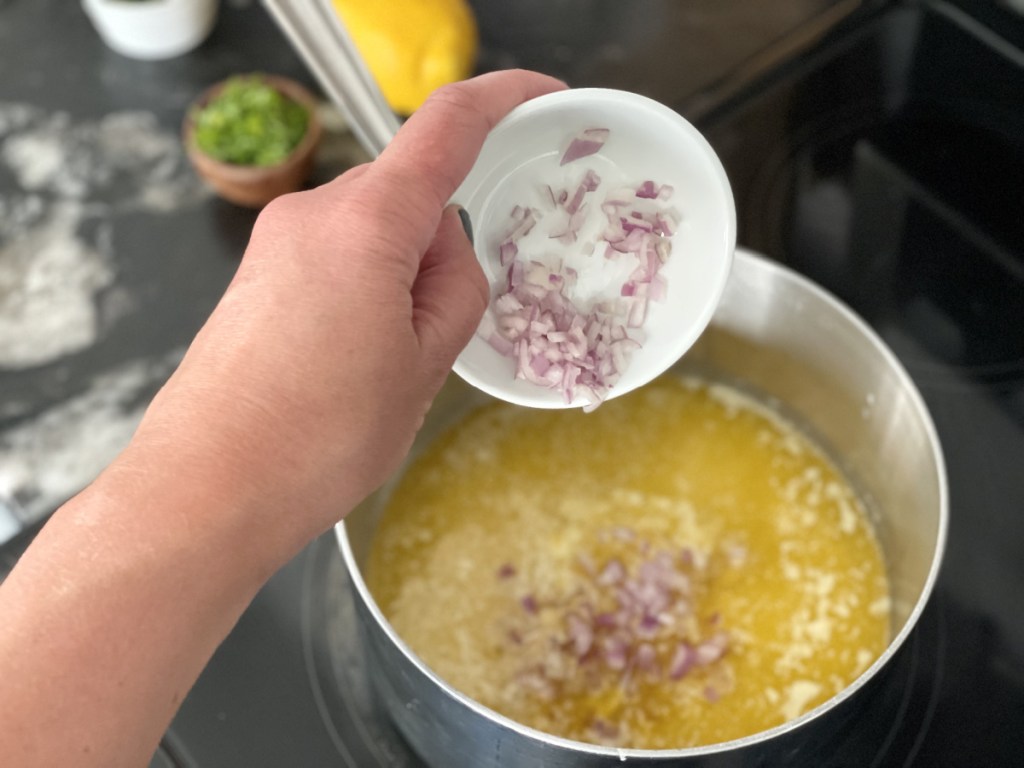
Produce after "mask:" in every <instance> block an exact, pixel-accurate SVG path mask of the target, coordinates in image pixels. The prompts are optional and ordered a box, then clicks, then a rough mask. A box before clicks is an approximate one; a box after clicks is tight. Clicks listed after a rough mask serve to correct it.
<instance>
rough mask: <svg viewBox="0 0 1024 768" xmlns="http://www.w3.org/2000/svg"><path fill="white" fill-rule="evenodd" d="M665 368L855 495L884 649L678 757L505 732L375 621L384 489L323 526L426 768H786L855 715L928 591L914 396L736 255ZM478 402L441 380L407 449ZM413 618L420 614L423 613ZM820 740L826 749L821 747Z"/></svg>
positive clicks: (798, 295)
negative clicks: (761, 721) (879, 574)
mask: <svg viewBox="0 0 1024 768" xmlns="http://www.w3.org/2000/svg"><path fill="white" fill-rule="evenodd" d="M678 369H679V370H680V371H695V372H699V373H701V374H703V375H705V376H708V377H711V378H714V379H719V380H724V381H730V382H736V383H739V384H740V385H741V386H743V387H745V388H748V389H750V390H751V391H753V392H755V393H759V394H760V395H761V396H762V397H763V398H765V399H766V400H767V401H768V402H772V401H775V402H777V403H778V404H779V406H780V407H781V408H782V409H783V410H784V411H785V412H787V413H788V415H789V416H791V417H794V418H795V419H796V420H797V422H798V423H800V424H801V425H802V426H804V427H806V428H808V429H809V430H810V432H811V434H813V435H815V436H816V437H818V438H819V439H820V440H821V441H822V442H823V443H824V444H825V445H826V446H827V448H828V449H829V450H830V452H831V454H832V456H833V458H834V459H835V460H836V461H837V462H838V464H839V465H840V467H841V468H842V469H843V470H844V471H845V472H846V473H847V475H848V476H849V477H850V478H851V480H852V481H853V483H854V485H855V486H856V487H857V488H858V489H859V490H860V491H861V493H862V494H864V496H865V498H866V499H867V500H868V502H869V507H870V508H871V509H873V510H874V512H875V513H876V518H877V519H876V520H875V525H876V529H877V532H878V536H879V539H880V540H881V544H882V548H883V550H884V556H885V559H886V563H887V566H888V571H889V577H890V583H891V590H892V609H891V610H892V617H891V619H892V636H893V639H892V641H891V642H890V643H889V646H888V648H887V649H886V650H885V652H884V653H883V654H882V655H881V656H880V657H879V658H878V660H877V661H876V662H875V663H874V664H873V665H872V666H871V667H870V668H869V669H868V670H866V671H865V672H864V673H863V674H862V675H861V676H860V677H859V678H858V679H857V680H855V681H854V682H853V683H852V684H851V685H849V686H848V687H847V688H846V689H845V690H843V691H842V692H841V693H839V694H838V695H836V696H834V697H832V698H831V699H829V700H828V701H826V702H825V703H823V704H821V705H820V706H818V707H816V708H815V709H813V710H811V711H810V712H807V713H806V714H804V715H802V716H801V717H799V718H797V719H796V720H793V721H791V722H788V723H785V724H783V725H780V726H778V727H776V728H772V729H770V730H767V731H764V732H762V733H758V734H755V735H752V736H748V737H745V738H742V739H736V740H734V741H729V742H725V743H721V744H715V745H712V746H705V747H699V748H692V749H678V750H633V749H614V748H609V747H601V746H595V745H591V744H585V743H582V742H576V741H570V740H567V739H561V738H556V737H554V736H550V735H548V734H545V733H541V732H540V731H537V730H534V729H532V728H528V727H526V726H523V725H520V724H518V723H516V722H514V721H512V720H510V719H508V718H506V717H503V716H502V715H499V714H497V713H496V712H493V711H492V710H490V709H488V708H487V707H484V706H483V705H481V704H479V703H477V702H475V701H473V700H472V699H470V698H468V697H466V696H465V695H463V694H462V693H460V692H459V691H457V690H455V689H453V688H452V687H451V686H449V685H448V684H447V683H445V682H444V681H443V680H441V679H440V678H439V677H438V676H437V675H435V674H434V673H433V672H432V671H431V670H430V669H429V668H428V667H427V666H426V665H425V664H424V663H423V662H422V661H421V660H420V659H419V658H418V657H417V656H416V655H415V654H414V653H413V652H412V651H411V650H410V649H409V648H408V646H406V644H405V643H404V642H403V641H402V638H401V637H399V636H398V635H397V634H396V633H395V631H394V630H393V629H392V627H391V626H390V625H389V624H388V622H387V620H386V619H385V618H384V616H383V614H382V613H381V611H380V609H379V608H378V607H377V604H376V603H375V602H374V599H373V596H372V595H371V594H370V592H369V590H368V589H367V587H366V583H365V582H364V580H363V578H362V575H361V572H360V569H361V568H362V567H363V565H364V564H365V563H366V560H367V557H368V554H369V551H370V544H371V541H372V537H373V534H374V529H375V526H376V524H377V521H378V519H379V515H380V512H381V511H382V504H381V502H382V500H383V498H384V495H385V494H386V493H387V491H388V489H387V488H386V487H385V488H384V489H382V491H381V492H379V493H378V494H377V495H375V496H374V497H372V498H370V499H368V500H367V502H366V503H364V504H363V505H362V506H361V507H360V508H359V509H357V510H355V511H354V512H353V513H352V514H351V515H350V516H349V517H348V519H347V520H346V521H345V523H343V524H341V525H339V526H338V528H337V535H338V541H339V543H340V546H341V551H342V554H343V557H344V560H345V564H346V566H347V567H348V569H349V572H350V574H351V582H352V584H353V589H354V591H355V601H356V605H357V608H358V615H359V620H360V623H361V629H362V631H363V639H364V641H365V643H366V645H367V657H368V659H369V663H370V664H372V665H373V669H372V670H371V673H372V676H373V679H374V682H375V685H376V687H377V691H378V694H379V696H380V697H381V699H382V701H383V702H384V704H385V705H386V707H387V709H388V712H389V713H390V715H391V717H392V719H393V720H394V722H395V723H396V725H397V726H398V728H399V729H400V730H401V732H402V733H403V734H404V736H405V737H406V739H407V740H408V741H409V743H410V744H411V745H412V746H413V747H414V748H415V749H416V751H417V752H418V753H419V754H420V755H421V756H422V757H423V759H424V760H425V761H426V762H427V763H429V764H430V765H432V766H435V767H436V768H442V767H443V768H489V767H491V766H495V767H496V766H502V767H503V768H509V767H512V768H535V766H540V765H543V766H550V767H551V768H578V767H580V766H588V767H589V766H618V765H619V764H620V763H621V762H622V761H628V762H630V763H634V762H636V763H642V764H646V763H660V764H663V765H665V764H672V765H686V766H739V765H781V764H791V763H792V762H793V760H794V759H796V758H798V757H799V756H800V755H802V754H803V755H806V756H808V757H812V759H813V755H814V751H815V750H817V749H820V748H821V744H822V743H823V742H822V737H823V735H825V736H827V735H828V734H829V732H832V731H838V730H841V729H843V728H845V727H848V726H849V724H850V723H851V722H855V721H856V718H854V717H852V713H854V712H855V711H856V710H857V709H858V708H864V707H870V706H871V704H870V699H871V691H870V690H866V689H870V688H873V687H874V686H873V685H872V681H875V682H877V679H878V678H880V677H882V676H883V675H884V674H885V670H886V667H887V665H888V664H889V662H890V661H891V660H892V658H893V656H894V655H895V654H896V653H897V651H898V649H899V648H900V647H901V646H902V645H903V643H904V641H905V640H906V639H907V637H908V635H909V634H910V632H911V630H912V629H913V627H914V625H915V623H916V622H917V620H918V618H919V616H920V615H921V612H922V610H923V609H924V606H925V603H926V602H927V600H928V597H929V595H930V593H931V591H932V587H933V585H934V583H935V579H936V575H937V573H938V569H939V564H940V561H941V559H942V552H943V548H944V544H945V538H946V527H947V516H948V511H947V492H946V472H945V466H944V463H943V458H942V451H941V448H940V446H939V441H938V437H937V435H936V432H935V428H934V426H933V424H932V420H931V418H930V416H929V415H928V411H927V409H926V407H925V404H924V401H923V400H922V398H921V395H920V394H919V393H918V391H917V389H916V388H915V387H914V384H913V383H912V382H911V380H910V377H909V376H908V375H907V373H906V372H905V371H904V370H903V368H902V367H901V366H900V364H899V363H898V362H897V360H896V358H895V357H894V356H893V354H892V352H890V351H889V349H888V348H887V347H886V346H885V345H884V344H883V343H882V341H881V340H880V339H879V338H878V336H876V335H875V333H874V332H873V331H872V330H871V329H870V328H869V327H868V326H867V324H866V323H864V321H863V320H861V319H860V318H858V317H857V316H856V315H855V314H853V312H851V311H850V310H849V309H848V308H847V307H845V306H844V305H843V304H841V303H840V302H839V301H838V300H837V299H836V298H834V297H833V296H831V295H830V294H828V293H827V292H825V291H824V290H822V289H821V288H820V287H818V286H816V285H815V284H813V283H811V282H810V281H808V280H807V279H805V278H803V277H801V276H799V275H797V274H795V273H793V272H791V271H790V270H788V269H786V268H784V267H782V266H779V265H778V264H776V263H773V262H771V261H769V260H767V259H764V258H761V257H758V256H755V255H753V254H750V253H745V252H742V251H737V253H736V258H735V261H734V264H733V270H732V273H731V276H730V279H729V283H728V285H727V287H726V290H725V294H724V296H723V299H722V302H721V304H720V305H719V308H718V310H717V312H716V314H715V316H714V319H713V320H712V323H711V326H710V327H709V328H708V330H707V331H706V332H705V333H704V335H703V336H702V337H701V339H700V341H699V342H698V343H697V344H696V346H694V347H693V348H692V350H691V351H690V352H689V353H687V355H686V357H685V358H684V359H683V361H681V362H680V364H679V366H678ZM482 399H483V396H482V395H479V394H477V393H475V391H474V390H471V389H470V388H469V387H468V386H466V385H465V384H463V383H461V382H460V381H458V380H456V379H455V377H452V380H451V381H449V382H448V384H447V385H446V386H445V388H444V390H443V391H442V393H441V395H440V396H439V397H438V399H437V401H436V403H435V405H434V407H433V409H432V410H431V412H430V414H429V415H428V417H427V421H426V424H425V425H424V428H423V430H422V431H421V433H420V436H419V437H418V439H417V443H416V446H414V452H415V451H416V450H417V448H420V447H422V446H424V445H426V444H428V443H429V442H430V441H431V440H432V439H433V438H434V437H435V436H436V435H437V434H438V432H439V431H441V430H442V429H444V428H445V427H447V426H448V425H449V424H451V423H452V422H453V421H454V420H456V419H458V418H459V416H460V415H462V414H464V413H465V412H466V411H467V410H468V409H470V408H472V407H473V406H475V405H477V404H478V403H479V402H481V400H482ZM424 610H431V608H430V606H424ZM826 743H827V742H826Z"/></svg>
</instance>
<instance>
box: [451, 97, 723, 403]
mask: <svg viewBox="0 0 1024 768" xmlns="http://www.w3.org/2000/svg"><path fill="white" fill-rule="evenodd" d="M591 128H607V129H608V130H609V133H608V139H607V141H606V143H605V144H604V145H603V147H601V149H600V150H599V151H598V152H597V153H596V154H593V155H590V156H588V157H585V158H581V159H579V160H576V161H574V162H571V163H568V164H566V165H564V166H563V165H560V164H559V163H560V161H561V159H562V156H563V153H564V152H565V150H566V147H567V146H568V144H569V143H570V141H571V139H572V138H573V137H574V136H576V135H577V134H579V133H580V132H581V131H583V130H586V129H591ZM587 169H593V170H594V171H595V172H596V173H597V174H598V175H599V176H600V178H601V185H600V187H599V188H598V189H597V190H596V192H595V195H596V199H597V202H598V203H599V202H600V201H601V200H603V199H604V197H603V196H604V195H607V194H608V192H609V190H613V189H617V188H620V187H623V186H630V187H634V188H635V187H637V186H639V185H640V184H641V183H643V182H645V181H647V180H651V181H654V182H655V183H656V184H657V185H665V184H667V185H671V187H672V188H673V190H674V191H673V195H672V197H671V200H670V203H671V206H672V207H674V208H675V209H676V210H677V211H678V212H679V213H680V214H681V222H680V224H679V226H678V228H677V229H676V230H675V232H674V234H673V235H672V236H671V245H672V252H671V256H670V257H669V259H668V261H667V262H666V263H665V264H664V266H663V267H662V268H661V274H662V275H663V276H664V277H665V278H666V279H667V296H666V297H665V299H664V300H663V301H661V302H651V303H650V304H649V307H648V314H647V319H646V321H645V323H644V325H643V328H642V333H643V337H644V338H643V340H642V347H641V348H640V349H637V350H635V351H634V352H632V356H631V360H630V363H629V365H628V367H627V368H626V370H625V372H624V373H622V375H621V377H620V378H619V380H618V381H617V382H616V383H615V384H614V385H613V386H612V387H611V388H610V389H609V390H608V392H607V393H606V394H605V397H604V399H605V400H608V399H611V398H613V397H617V396H619V395H623V394H626V393H627V392H630V391H631V390H634V389H636V388H637V387H640V386H643V385H644V384H646V383H648V382H649V381H651V380H653V379H654V378H656V377H657V376H658V375H660V374H661V373H663V372H664V371H666V370H667V369H668V368H670V367H671V366H672V365H673V364H674V363H675V362H676V361H677V360H678V359H679V358H680V357H681V356H682V355H683V354H684V353H685V352H686V351H687V350H688V349H689V348H690V347H691V346H692V345H693V343H694V342H695V341H696V340H697V338H698V337H699V336H700V334H701V333H702V332H703V331H704V329H705V328H706V327H707V325H708V323H709V322H710V320H711V316H712V314H713V313H714V310H715V307H716V306H717V305H718V302H719V299H720V298H721V296H722V291H723V290H724V288H725V283H726V280H727V278H728V276H729V270H730V268H731V266H732V258H733V251H734V250H735V247H736V206H735V203H734V201H733V196H732V190H731V188H730V186H729V180H728V178H727V177H726V174H725V170H724V169H723V168H722V164H721V162H720V161H719V159H718V156H717V155H716V154H715V152H714V150H713V149H712V148H711V146H710V145H709V144H708V142H707V140H705V138H704V137H703V136H702V135H701V134H700V132H699V131H698V130H697V129H696V128H694V127H693V126H692V125H691V124H690V123H689V122H687V121H686V120H685V119H684V118H683V117H681V116H680V115H679V114H678V113H676V112H674V111H673V110H671V109H669V108H668V107H666V106H664V105H662V104H660V103H658V102H656V101H653V100H651V99H648V98H646V97H644V96H640V95H638V94H634V93H629V92H625V91H616V90H608V89H599V88H582V89H576V90H568V91H561V92H558V93H553V94H548V95H546V96H541V97H539V98H536V99H533V100H531V101H529V102H526V103H525V104H523V105H521V106H519V107H517V108H516V109H515V110H513V111H512V112H511V113H509V115H508V116H506V117H505V119H503V120H502V121H501V122H500V123H498V124H497V125H496V126H495V127H494V129H493V130H492V131H491V133H490V134H489V135H488V137H487V140H486V141H485V142H484V145H483V148H482V149H481V151H480V155H479V157H478V158H477V161H476V163H475V164H474V166H473V168H472V170H471V171H470V173H469V175H468V176H467V177H466V179H465V181H464V182H463V183H462V185H461V186H460V187H459V189H458V190H457V191H456V193H455V195H454V196H453V197H452V201H453V202H457V203H459V204H460V205H462V206H463V207H464V208H465V209H466V210H467V211H468V212H469V215H470V218H471V219H472V222H473V230H474V234H475V249H476V254H477V258H478V259H479V261H480V264H481V266H482V267H483V270H484V274H485V275H486V276H487V279H488V281H489V283H490V285H491V297H492V299H493V298H494V297H495V296H496V295H497V294H499V293H500V292H502V290H503V289H504V287H505V286H506V285H507V281H508V267H507V266H504V267H503V266H501V264H500V261H499V253H498V250H499V245H500V244H501V241H502V239H503V238H504V237H505V235H506V233H507V232H508V229H509V225H510V221H511V219H510V211H511V210H512V209H513V207H514V206H516V205H527V206H529V205H534V204H537V205H540V204H541V203H540V202H539V200H540V198H539V197H537V196H538V195H540V194H541V193H540V191H539V190H542V189H544V185H553V186H555V187H556V188H568V189H569V191H570V194H572V187H573V186H574V185H575V184H576V183H578V181H579V177H580V176H581V175H582V174H583V173H584V172H585V171H586V170H587ZM591 234H593V233H592V232H586V231H584V230H581V231H580V243H583V242H585V241H587V240H588V239H591V238H590V237H589V236H590V235H591ZM535 237H536V236H535ZM544 237H546V235H545V236H544ZM521 245H526V246H527V247H528V248H529V247H541V244H539V243H537V242H536V240H534V241H532V242H528V241H527V240H526V238H524V239H523V241H522V243H521ZM558 247H560V246H555V245H554V244H552V248H553V249H557V248H558ZM574 247H576V246H568V248H569V249H572V248H574ZM581 247H582V246H581ZM524 250H525V249H524ZM556 255H557V254H556ZM569 256H570V257H573V258H575V259H576V261H574V262H573V265H574V266H576V265H578V264H580V263H584V264H586V263H588V262H585V261H584V262H581V261H580V254H579V253H576V254H575V255H574V256H573V255H572V254H569ZM592 259H593V260H594V261H592V262H589V263H590V264H592V265H593V269H594V270H595V272H594V273H593V274H594V275H598V274H599V270H601V269H602V268H607V265H606V264H602V262H606V261H607V260H606V259H605V257H604V256H603V255H602V254H601V253H600V249H598V250H597V251H595V253H594V254H593V256H592ZM579 271H580V277H579V281H578V282H579V285H580V286H582V285H584V284H585V283H586V282H587V276H588V275H587V272H588V271H589V268H587V269H585V270H584V269H581V270H579ZM618 277H619V281H618V282H617V283H616V282H615V281H614V280H612V281H610V282H609V283H608V286H611V288H609V289H608V290H609V291H611V290H614V291H615V292H616V293H615V295H618V294H617V291H618V289H619V288H620V287H621V284H622V283H621V278H622V275H619V276H618ZM590 285H591V288H592V289H593V290H595V291H601V290H605V287H604V285H603V284H600V283H595V282H594V281H593V280H591V281H590ZM595 285H596V286H598V287H597V288H593V286H595ZM607 298H613V296H611V295H609V296H607ZM487 311H488V312H491V311H492V310H491V309H490V308H489V309H488V310H487ZM454 370H455V372H456V373H457V374H458V375H459V376H461V377H462V378H463V379H464V380H465V381H466V382H468V383H469V384H471V385H473V386H475V387H477V388H478V389H480V390H482V391H484V392H486V393H488V394H490V395H492V396H494V397H497V398H500V399H502V400H506V401H508V402H511V403H516V404H518V405H525V406H531V407H535V408H575V407H581V406H584V405H586V404H587V400H586V399H584V398H583V397H582V396H580V395H577V396H576V397H575V398H574V399H573V401H572V402H571V403H567V402H566V397H565V395H564V394H563V392H562V391H561V390H560V389H557V388H556V389H549V388H546V387H542V386H539V385H537V384H534V383H531V382H529V381H525V380H522V379H519V380H517V379H516V378H515V376H514V372H515V363H514V361H513V359H512V358H510V357H506V356H503V355H502V354H501V353H499V352H498V351H497V350H496V349H495V348H494V347H493V346H492V345H491V344H489V343H488V341H487V340H486V339H484V338H483V337H481V336H480V335H479V334H477V335H474V337H473V339H472V340H471V341H470V342H469V344H468V345H467V346H466V348H465V349H464V350H463V351H462V353H461V354H460V355H459V357H458V359H457V360H456V363H455V366H454Z"/></svg>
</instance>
